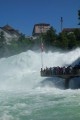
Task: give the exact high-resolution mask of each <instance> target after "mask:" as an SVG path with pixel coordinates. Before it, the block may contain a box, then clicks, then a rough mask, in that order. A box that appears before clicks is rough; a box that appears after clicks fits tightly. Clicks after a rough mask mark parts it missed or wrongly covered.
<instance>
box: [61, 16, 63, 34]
mask: <svg viewBox="0 0 80 120" xmlns="http://www.w3.org/2000/svg"><path fill="white" fill-rule="evenodd" d="M62 29H63V17H61V32H62Z"/></svg>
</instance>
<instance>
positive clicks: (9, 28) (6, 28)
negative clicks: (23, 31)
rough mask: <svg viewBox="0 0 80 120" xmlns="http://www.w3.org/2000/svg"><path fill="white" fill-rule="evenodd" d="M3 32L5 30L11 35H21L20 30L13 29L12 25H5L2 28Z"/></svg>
mask: <svg viewBox="0 0 80 120" xmlns="http://www.w3.org/2000/svg"><path fill="white" fill-rule="evenodd" d="M1 29H2V30H4V31H5V32H7V33H9V34H17V35H20V33H19V32H18V30H15V29H14V28H13V27H11V26H10V25H8V24H7V25H5V26H3V27H1Z"/></svg>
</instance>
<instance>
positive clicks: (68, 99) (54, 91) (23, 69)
mask: <svg viewBox="0 0 80 120" xmlns="http://www.w3.org/2000/svg"><path fill="white" fill-rule="evenodd" d="M79 57H80V48H77V49H75V50H73V51H71V52H66V53H62V52H58V51H57V52H53V53H52V52H48V53H45V52H43V62H44V68H45V67H46V66H47V67H51V66H64V65H70V64H75V63H77V62H78V60H79ZM40 69H41V53H37V52H33V51H27V52H23V53H21V54H18V55H14V56H12V57H9V58H2V59H0V120H64V119H65V120H75V119H76V120H79V119H80V113H79V111H80V102H79V101H80V97H79V96H80V90H79V89H77V90H71V89H68V90H64V89H62V88H63V87H64V84H63V80H62V79H59V78H53V79H52V78H42V77H41V76H40ZM76 80H77V79H76ZM77 81H78V80H77ZM79 81H80V80H79ZM56 83H57V84H56ZM76 83H79V82H76ZM70 84H71V85H72V82H70ZM74 85H75V84H74Z"/></svg>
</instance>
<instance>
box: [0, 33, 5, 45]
mask: <svg viewBox="0 0 80 120" xmlns="http://www.w3.org/2000/svg"><path fill="white" fill-rule="evenodd" d="M5 42H6V40H5V38H4V33H3V31H1V32H0V47H3V46H4V44H5Z"/></svg>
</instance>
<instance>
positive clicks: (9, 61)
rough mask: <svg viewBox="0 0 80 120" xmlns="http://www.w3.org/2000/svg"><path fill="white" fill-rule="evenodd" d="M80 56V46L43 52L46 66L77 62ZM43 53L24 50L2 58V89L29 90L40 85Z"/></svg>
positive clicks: (0, 68)
mask: <svg viewBox="0 0 80 120" xmlns="http://www.w3.org/2000/svg"><path fill="white" fill-rule="evenodd" d="M79 57H80V48H77V49H75V50H73V51H71V52H65V53H64V52H59V51H56V52H48V53H45V52H43V66H44V68H45V67H46V66H47V67H51V66H64V65H69V64H72V63H73V62H75V61H76V60H77V59H78V58H79ZM40 69H41V53H38V52H34V51H30V50H29V51H27V52H23V53H21V54H18V55H14V56H11V57H8V58H2V59H0V89H1V90H13V89H14V90H25V89H27V90H29V89H32V88H34V87H35V86H36V85H38V84H39V83H40V82H41V81H43V79H44V78H41V77H40Z"/></svg>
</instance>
